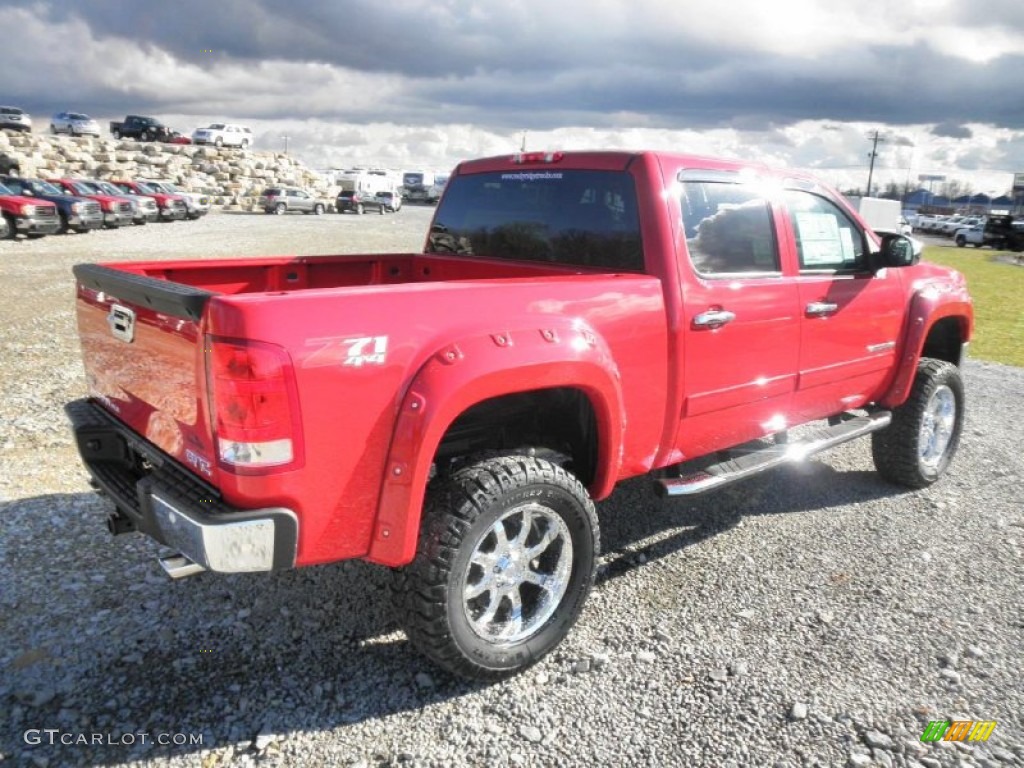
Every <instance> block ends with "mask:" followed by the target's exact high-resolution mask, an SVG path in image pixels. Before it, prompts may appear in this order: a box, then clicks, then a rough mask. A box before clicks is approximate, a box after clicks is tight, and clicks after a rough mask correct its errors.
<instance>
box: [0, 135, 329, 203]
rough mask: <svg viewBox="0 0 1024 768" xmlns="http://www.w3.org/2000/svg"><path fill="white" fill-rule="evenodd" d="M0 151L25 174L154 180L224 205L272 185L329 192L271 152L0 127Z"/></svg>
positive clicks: (310, 173) (256, 194) (294, 162)
mask: <svg viewBox="0 0 1024 768" xmlns="http://www.w3.org/2000/svg"><path fill="white" fill-rule="evenodd" d="M0 152H6V153H7V154H8V155H11V156H12V157H14V158H15V159H16V160H18V162H19V163H20V164H21V175H22V176H25V177H33V178H43V179H46V178H57V177H61V178H63V177H70V178H76V177H81V178H89V177H92V178H101V179H115V178H121V179H159V180H162V181H170V182H173V183H175V184H177V185H178V186H179V187H181V188H182V189H184V190H187V191H189V192H203V193H205V194H208V195H210V196H211V202H212V203H213V205H215V206H222V207H225V208H235V209H239V208H241V209H243V210H251V209H252V208H253V207H254V206H255V204H256V198H257V197H259V195H260V193H261V192H262V191H263V190H264V189H265V188H266V187H270V186H275V185H283V186H293V187H302V188H304V189H310V190H314V191H316V192H317V193H319V194H321V195H327V196H329V193H330V191H331V188H329V187H328V182H327V180H326V179H324V178H323V177H321V176H320V175H319V174H317V173H314V172H313V171H311V170H309V169H308V168H306V167H305V166H304V165H303V164H302V163H300V162H299V161H297V160H296V159H295V158H293V157H291V156H290V155H284V154H281V153H277V152H254V151H251V150H245V149H231V148H227V147H225V148H221V149H217V148H216V147H211V146H202V147H200V146H195V145H191V144H158V143H147V142H139V141H132V140H121V141H114V140H112V139H94V138H90V137H87V136H83V137H71V136H49V135H45V134H32V133H14V132H8V131H0Z"/></svg>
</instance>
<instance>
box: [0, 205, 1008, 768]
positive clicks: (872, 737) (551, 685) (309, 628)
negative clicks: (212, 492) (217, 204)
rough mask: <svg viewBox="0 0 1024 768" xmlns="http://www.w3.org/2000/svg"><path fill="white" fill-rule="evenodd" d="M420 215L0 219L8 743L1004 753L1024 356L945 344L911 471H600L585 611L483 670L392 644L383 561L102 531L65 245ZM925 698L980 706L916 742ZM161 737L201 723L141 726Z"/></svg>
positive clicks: (483, 752)
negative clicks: (982, 728) (75, 403)
mask: <svg viewBox="0 0 1024 768" xmlns="http://www.w3.org/2000/svg"><path fill="white" fill-rule="evenodd" d="M429 215H430V211H429V209H416V208H406V209H404V210H403V211H401V212H400V213H399V214H397V215H396V216H386V217H379V216H364V217H361V218H360V217H356V216H335V215H332V216H323V217H318V218H314V217H302V216H286V217H271V216H260V215H229V214H211V215H210V216H209V217H208V218H206V219H204V220H202V221H199V222H190V223H176V224H169V225H150V226H147V227H144V228H140V229H134V230H126V231H123V232H98V233H92V234H90V235H85V236H81V235H72V236H65V237H50V238H45V239H44V240H40V241H33V242H22V241H19V242H14V243H11V242H4V243H0V274H2V279H0V305H2V306H3V312H4V322H3V323H2V324H0V325H2V328H0V343H2V347H3V359H4V362H5V365H4V366H3V372H2V393H3V397H2V401H0V507H2V515H3V518H2V519H3V525H2V526H0V580H2V581H0V584H2V590H0V616H2V621H0V669H2V670H3V674H2V676H0V725H2V731H0V753H2V757H0V763H3V764H10V765H18V766H20V765H38V766H57V765H122V764H132V765H160V766H164V765H167V766H202V768H214V767H215V766H224V765H232V766H285V765H287V766H293V765H309V766H322V765H355V766H377V765H408V766H450V765H474V766H476V765H488V766H490V765H494V766H549V765H556V764H566V765H570V764H571V765H588V766H589V765H616V766H631V765H652V766H669V765H671V766H682V765H708V766H748V765H751V766H754V765H756V766H811V765H820V766H834V765H852V766H861V765H880V766H893V765H895V766H911V767H912V768H919V767H920V766H924V767H926V768H932V767H933V766H997V765H1000V766H1001V765H1024V721H1022V712H1024V695H1022V694H1024V589H1022V578H1021V577H1022V570H1024V569H1022V565H1024V560H1022V557H1024V551H1022V550H1024V493H1022V490H1021V489H1022V481H1024V457H1022V452H1021V450H1020V437H1019V434H1018V433H1017V431H1016V426H1017V425H1018V424H1020V423H1021V421H1022V420H1024V399H1022V397H1021V394H1020V393H1021V391H1024V369H1019V368H1009V367H1005V366H1000V365H994V364H987V363H978V362H969V363H968V364H967V366H966V380H967V389H968V398H969V415H968V423H967V426H966V430H965V433H964V439H963V444H962V447H961V450H960V454H959V456H958V458H957V460H956V462H955V464H954V466H953V467H952V469H951V471H950V473H949V475H948V476H947V477H946V478H945V479H944V480H943V481H942V482H940V483H938V484H937V485H936V486H933V487H932V488H931V489H928V490H926V491H921V492H916V493H908V492H904V491H901V490H899V489H897V488H894V487H891V486H889V485H886V484H885V483H883V482H882V481H880V480H879V479H878V478H877V477H876V476H875V474H874V473H873V472H872V470H871V459H870V454H869V446H868V443H867V442H866V441H859V442H856V443H853V444H849V445H846V446H843V447H842V448H840V449H839V450H837V451H835V452H833V453H831V454H828V455H826V456H823V457H819V458H817V459H815V460H812V461H810V462H808V463H807V464H806V465H802V466H797V467H793V468H790V469H788V470H785V471H781V472H776V473H775V474H771V475H768V476H764V477H761V478H757V479H754V480H751V481H749V482H747V483H746V484H744V485H742V486H737V487H735V488H733V489H732V490H728V491H723V492H719V493H717V494H716V495H712V496H707V497H703V498H700V499H699V500H696V501H682V502H681V501H665V500H661V499H659V498H658V497H656V496H655V495H654V494H653V492H652V490H651V487H650V485H649V483H647V482H645V481H644V480H635V481H631V482H629V483H626V484H624V485H622V486H621V487H620V488H619V490H618V491H617V492H616V494H615V495H614V496H613V497H612V498H611V499H610V500H609V501H607V502H605V503H603V504H601V505H599V508H598V509H599V515H600V520H601V525H602V539H603V543H604V546H605V552H604V555H603V557H602V567H601V571H600V578H599V584H598V586H597V587H596V589H595V591H594V592H593V594H592V597H591V599H590V601H589V603H588V605H587V607H586V609H585V610H584V613H583V616H582V617H581V619H580V622H579V624H578V625H577V627H576V628H575V630H574V631H573V632H572V634H571V635H570V637H569V638H568V640H567V641H566V642H565V643H564V644H563V645H562V646H561V647H560V648H559V649H558V650H557V651H556V652H555V653H554V654H553V655H552V656H550V657H549V658H548V659H546V660H545V661H544V662H542V663H541V664H539V665H537V666H536V667H534V668H532V669H531V670H529V671H528V672H527V673H525V674H523V675H522V676H520V677H518V678H515V679H513V680H509V681H506V682H503V683H500V684H495V685H488V686H482V685H473V684H467V683H464V682H460V681H456V680H453V679H451V678H449V677H447V676H446V675H444V674H442V673H441V672H439V671H437V670H436V669H435V668H433V667H431V666H430V665H429V664H428V663H427V662H426V661H425V660H424V659H423V658H421V657H420V656H418V655H416V654H415V653H414V652H413V651H412V650H411V649H410V648H409V646H408V644H407V643H406V641H405V638H404V636H403V635H402V634H401V633H400V632H399V631H397V629H396V623H395V621H394V618H393V616H392V614H391V612H390V609H389V604H388V601H387V591H386V588H385V587H386V580H387V575H386V573H385V572H384V571H383V570H382V569H378V568H374V567H371V566H367V565H365V564H362V563H345V564H339V565H333V566H324V567H317V568H312V569H304V570H300V571H293V572H287V573H283V574H277V575H267V574H259V575H244V576H242V575H239V576H223V575H212V574H207V575H204V576H200V577H197V578H193V579H187V580H185V581H183V582H177V583H174V582H170V581H169V580H167V579H166V577H164V575H163V573H162V571H161V570H160V568H159V566H158V565H157V563H156V560H155V556H156V554H158V552H159V551H160V550H159V548H158V547H157V546H156V545H155V544H152V543H151V542H149V541H147V540H145V539H142V538H140V537H137V536H136V537H133V536H125V537H119V538H117V539H113V538H111V537H110V536H109V535H108V534H107V532H106V530H105V528H104V525H103V520H104V516H105V513H106V504H105V502H104V501H103V500H101V499H99V498H98V497H96V496H95V495H94V494H92V493H91V492H90V491H89V489H88V486H87V483H86V475H85V472H84V470H82V469H81V467H80V464H79V462H78V459H77V457H76V455H75V452H74V448H73V446H72V445H71V441H70V437H69V431H68V428H67V425H66V423H65V419H64V416H63V412H62V410H61V408H62V406H63V404H64V403H65V402H66V401H68V400H70V399H73V398H75V397H78V396H80V395H81V394H82V393H83V391H84V384H83V380H82V371H81V366H80V364H79V361H78V348H77V341H76V337H75V332H74V327H73V321H72V316H71V309H72V298H71V297H72V285H73V284H72V279H71V274H70V271H69V268H70V266H71V265H72V264H74V263H77V262H80V261H87V260H117V259H125V258H131V259H135V258H139V259H156V258H171V257H176V256H191V255H196V254H203V255H207V256H215V255H231V254H235V255H238V254H247V255H252V254H257V253H268V254H272V253H302V254H307V253H331V252H359V251H364V250H365V251H376V252H384V251H405V250H414V249H418V247H419V246H420V244H421V243H422V240H423V236H424V233H425V231H426V225H427V221H428V218H429ZM939 719H950V720H952V719H973V720H995V721H997V722H998V725H997V726H996V729H995V731H994V732H993V734H992V736H991V738H990V739H989V741H988V742H987V743H983V744H962V743H957V744H950V743H939V744H933V745H926V744H923V743H922V742H921V741H920V735H921V733H922V731H923V730H924V728H925V726H926V724H927V723H928V721H929V720H939ZM34 729H38V730H34ZM43 729H57V730H51V731H50V732H46V731H44V730H43ZM26 732H27V734H26ZM141 734H146V736H145V737H143V736H142V735H141ZM26 735H27V737H28V740H30V741H34V740H36V737H37V736H38V740H39V741H40V742H41V743H39V744H29V743H27V742H26ZM96 738H99V739H101V743H88V744H83V743H81V742H82V741H93V740H94V739H96ZM182 738H184V739H187V740H193V741H194V740H196V739H201V740H202V744H184V745H162V744H156V743H154V742H156V741H157V740H158V739H160V740H170V741H174V740H180V739H182ZM51 740H52V741H54V742H55V743H53V744H51V743H50V741H51ZM62 740H63V741H70V742H73V743H70V744H62V743H61V741H62ZM76 742H77V743H76ZM132 742H134V743H132ZM144 742H145V743H144Z"/></svg>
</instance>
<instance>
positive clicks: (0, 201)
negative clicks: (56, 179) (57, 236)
mask: <svg viewBox="0 0 1024 768" xmlns="http://www.w3.org/2000/svg"><path fill="white" fill-rule="evenodd" d="M0 213H3V217H4V218H5V219H7V237H8V239H11V240H13V239H14V238H15V237H17V236H18V235H19V234H24V235H25V236H26V237H28V238H29V239H33V240H34V239H35V238H37V237H43V236H44V235H52V234H53V233H54V232H56V231H57V230H59V229H60V217H59V216H58V215H57V206H56V205H54V204H53V203H48V202H46V201H45V200H35V199H33V198H31V197H22V196H21V195H16V194H14V193H13V192H12V191H11V190H9V189H8V188H7V187H5V186H4V185H3V184H0Z"/></svg>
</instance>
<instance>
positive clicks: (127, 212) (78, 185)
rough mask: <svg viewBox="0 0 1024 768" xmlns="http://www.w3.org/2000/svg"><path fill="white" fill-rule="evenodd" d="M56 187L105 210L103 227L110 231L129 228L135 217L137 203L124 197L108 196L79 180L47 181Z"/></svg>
mask: <svg viewBox="0 0 1024 768" xmlns="http://www.w3.org/2000/svg"><path fill="white" fill-rule="evenodd" d="M47 181H48V182H50V183H51V184H53V185H54V186H55V187H59V188H60V189H63V190H64V191H65V192H67V193H68V194H71V195H79V196H80V197H88V198H89V199H90V200H95V201H96V202H97V203H99V204H100V208H102V209H103V226H104V227H107V228H108V229H116V228H117V227H127V226H128V225H129V224H131V223H132V219H133V218H134V217H135V203H133V202H132V201H131V200H129V199H128V198H127V197H125V196H124V195H108V194H106V193H103V192H100V191H99V190H98V189H97V188H96V187H93V186H92V185H91V184H89V183H88V182H85V181H81V180H79V179H47Z"/></svg>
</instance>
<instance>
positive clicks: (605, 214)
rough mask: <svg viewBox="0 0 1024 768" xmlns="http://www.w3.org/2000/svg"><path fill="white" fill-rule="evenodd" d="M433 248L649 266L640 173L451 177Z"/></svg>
mask: <svg viewBox="0 0 1024 768" xmlns="http://www.w3.org/2000/svg"><path fill="white" fill-rule="evenodd" d="M434 222H435V223H434V226H433V229H432V231H431V233H430V235H429V238H428V245H427V250H428V252H431V253H459V254H463V255H467V256H480V257H485V258H497V259H514V260H522V261H543V262H551V263H557V264H571V265H576V266H582V267H595V268H601V269H612V270H615V271H630V272H639V271H642V270H643V268H644V257H643V247H642V244H641V239H640V219H639V215H638V212H637V202H636V187H635V184H634V182H633V178H632V177H631V176H630V175H629V174H628V173H624V172H621V171H586V170H544V171H527V170H516V171H509V172H507V173H482V174H473V175H467V176H456V177H454V178H452V179H451V180H450V181H449V183H448V187H447V191H446V192H445V195H444V198H443V199H442V201H441V203H440V207H439V208H438V211H437V214H436V216H435V218H434Z"/></svg>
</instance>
